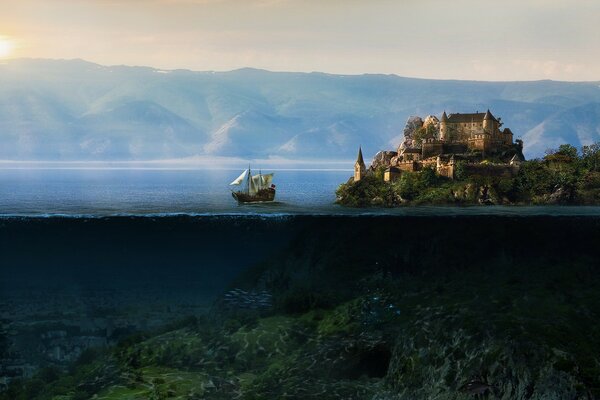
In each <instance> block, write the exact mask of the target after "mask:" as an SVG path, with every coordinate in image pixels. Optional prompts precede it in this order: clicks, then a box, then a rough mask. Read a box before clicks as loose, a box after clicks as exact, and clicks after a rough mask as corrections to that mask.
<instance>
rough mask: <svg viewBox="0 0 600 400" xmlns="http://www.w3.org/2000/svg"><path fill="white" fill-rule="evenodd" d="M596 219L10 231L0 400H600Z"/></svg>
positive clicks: (48, 224) (209, 220)
mask: <svg viewBox="0 0 600 400" xmlns="http://www.w3.org/2000/svg"><path fill="white" fill-rule="evenodd" d="M598 243H600V217H594V216H580V217H578V216H548V215H545V216H544V215H532V216H527V217H525V216H523V217H519V216H513V215H503V216H499V215H496V216H495V215H478V216H470V215H434V214H430V215H416V216H410V215H396V216H393V215H379V216H372V215H371V216H369V215H356V216H352V215H346V216H334V215H329V216H326V215H322V216H309V215H286V216H261V215H237V216H224V215H221V216H163V217H133V216H131V217H103V218H84V217H49V218H41V217H40V218H34V217H5V218H2V219H1V220H0V263H1V265H2V268H1V269H0V313H1V314H0V316H1V324H2V326H1V327H0V352H1V355H0V360H2V362H1V363H0V368H1V371H0V372H1V373H2V374H1V375H2V379H3V380H2V382H3V383H2V390H1V391H0V399H3V400H4V399H11V400H12V399H28V400H29V399H63V400H67V399H73V400H74V399H105V400H108V399H110V400H113V399H132V400H133V399H188V400H189V399H377V400H383V399H432V398H435V399H470V398H476V397H478V398H485V399H593V398H597V397H599V396H600V315H599V314H600V290H599V289H600V269H599V268H600V261H599V257H598V254H599V252H598Z"/></svg>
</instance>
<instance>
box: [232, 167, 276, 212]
mask: <svg viewBox="0 0 600 400" xmlns="http://www.w3.org/2000/svg"><path fill="white" fill-rule="evenodd" d="M240 185H244V186H243V188H242V189H241V190H238V191H232V192H231V195H232V196H233V198H234V199H236V200H237V201H238V203H259V202H265V201H273V200H274V199H275V185H273V174H263V173H261V172H260V171H259V172H258V174H257V175H252V171H251V170H250V166H248V169H247V170H245V171H244V172H242V174H241V175H240V176H238V177H237V179H236V180H234V181H233V182H231V183H230V186H240Z"/></svg>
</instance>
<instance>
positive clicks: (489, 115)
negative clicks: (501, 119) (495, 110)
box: [483, 108, 496, 120]
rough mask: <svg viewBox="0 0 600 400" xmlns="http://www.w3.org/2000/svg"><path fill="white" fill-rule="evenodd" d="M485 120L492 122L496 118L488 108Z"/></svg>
mask: <svg viewBox="0 0 600 400" xmlns="http://www.w3.org/2000/svg"><path fill="white" fill-rule="evenodd" d="M483 119H484V120H486V119H491V120H495V119H496V118H494V116H493V115H492V113H491V112H490V109H489V108H488V110H487V112H486V113H485V117H483Z"/></svg>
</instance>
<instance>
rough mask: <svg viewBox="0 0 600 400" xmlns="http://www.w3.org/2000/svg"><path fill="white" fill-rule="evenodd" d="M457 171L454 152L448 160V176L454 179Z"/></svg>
mask: <svg viewBox="0 0 600 400" xmlns="http://www.w3.org/2000/svg"><path fill="white" fill-rule="evenodd" d="M455 173H456V160H455V159H454V154H452V156H451V157H450V161H449V162H448V178H450V179H454V174H455Z"/></svg>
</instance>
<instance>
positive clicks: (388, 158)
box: [369, 151, 398, 171]
mask: <svg viewBox="0 0 600 400" xmlns="http://www.w3.org/2000/svg"><path fill="white" fill-rule="evenodd" d="M397 156H398V153H396V152H395V151H380V152H378V153H377V154H375V157H373V161H372V162H371V166H370V167H369V169H370V170H372V171H375V170H376V169H378V168H380V167H384V168H385V167H387V166H389V165H390V164H391V162H392V159H393V158H394V157H397Z"/></svg>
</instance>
